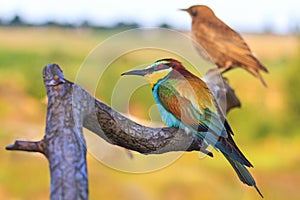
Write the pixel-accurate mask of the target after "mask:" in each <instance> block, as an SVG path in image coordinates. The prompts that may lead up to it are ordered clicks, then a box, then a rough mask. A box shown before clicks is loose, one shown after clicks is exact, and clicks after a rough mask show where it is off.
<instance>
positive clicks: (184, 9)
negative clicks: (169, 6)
mask: <svg viewBox="0 0 300 200" xmlns="http://www.w3.org/2000/svg"><path fill="white" fill-rule="evenodd" d="M178 10H180V11H185V12H187V11H188V9H187V8H181V9H178Z"/></svg>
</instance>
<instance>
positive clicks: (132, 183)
mask: <svg viewBox="0 0 300 200" xmlns="http://www.w3.org/2000/svg"><path fill="white" fill-rule="evenodd" d="M119 31H120V30H94V29H93V30H92V29H87V28H86V29H84V28H81V29H68V28H49V27H40V28H34V27H0V138H1V140H0V146H1V149H0V199H48V198H49V183H50V180H49V179H50V177H49V170H48V164H47V160H46V159H45V158H44V156H42V155H40V154H36V153H25V152H9V151H5V146H7V145H8V144H11V143H12V142H13V141H14V140H16V139H22V140H39V139H41V138H42V137H43V135H44V130H45V117H46V93H45V89H44V86H43V80H42V75H41V73H42V69H43V67H44V66H45V65H47V64H49V63H58V64H59V65H60V66H61V68H62V69H63V71H64V74H65V76H66V78H67V79H68V80H71V81H74V80H75V78H76V74H77V72H78V70H79V69H80V66H81V64H82V62H83V61H84V59H85V57H86V56H87V55H88V54H89V52H90V51H91V50H92V49H93V48H94V47H95V46H96V45H98V44H99V43H100V42H101V41H103V40H105V39H107V38H108V37H109V36H111V35H113V34H114V33H117V32H119ZM243 36H244V38H245V39H246V41H247V42H248V44H249V46H250V47H251V49H252V50H253V51H254V52H255V53H256V55H257V57H258V58H260V60H261V61H262V63H264V64H265V66H266V67H267V68H268V69H269V71H270V74H263V76H264V78H265V79H266V82H267V83H268V88H264V87H263V86H262V85H261V83H260V82H259V81H258V80H257V79H255V78H253V77H252V76H251V75H249V74H247V73H246V72H245V71H243V70H239V69H237V70H233V71H231V72H228V73H227V74H226V76H227V77H228V78H229V80H230V83H231V85H232V87H233V88H235V91H236V93H237V95H238V96H239V97H240V100H241V101H242V108H241V109H235V110H233V111H231V112H230V113H229V115H228V119H229V122H230V123H231V125H232V127H233V130H234V132H235V136H234V139H235V140H236V142H237V143H238V145H239V146H240V147H241V149H242V150H243V152H244V153H245V155H246V156H247V157H248V158H249V160H250V161H251V162H252V163H253V164H254V166H255V167H254V168H253V169H250V170H251V172H252V173H253V175H254V177H255V178H256V180H257V183H258V186H259V187H260V189H261V191H262V193H263V194H264V196H265V198H266V199H284V198H286V199H299V198H300V195H299V188H300V170H299V167H298V166H299V165H300V155H299V152H300V136H299V131H300V126H299V119H300V92H299V91H300V76H299V65H300V55H299V54H300V49H299V47H300V46H299V45H300V41H299V37H298V36H297V35H273V34H252V35H249V34H246V35H243ZM150 57H151V56H149V57H148V58H147V55H142V56H138V57H134V56H132V57H130V56H129V57H128V56H127V57H125V58H119V59H118V60H117V61H116V62H115V63H112V65H120V63H123V64H124V66H126V70H127V69H130V67H131V66H133V67H136V66H137V65H138V63H139V62H140V61H141V60H147V61H148V60H150ZM151 59H152V57H151ZM158 59H159V58H158ZM152 61H155V60H152ZM112 69H118V70H116V71H110V72H107V73H108V74H107V75H105V76H104V77H103V80H102V83H103V84H105V85H104V87H101V88H98V90H97V93H96V97H97V98H99V99H100V100H103V101H104V102H105V103H108V104H109V102H110V94H111V90H112V89H113V88H112V85H113V84H110V83H111V82H110V80H111V81H112V82H113V81H114V80H117V79H118V78H119V77H120V73H121V72H123V71H126V70H125V68H124V69H123V68H117V67H115V68H112ZM105 77H106V78H105ZM100 83H101V81H100ZM103 84H102V86H103ZM139 94H140V95H139ZM141 94H142V95H141ZM145 96H147V99H149V100H146V101H143V99H145ZM133 99H134V101H131V103H130V113H131V114H132V115H134V116H136V117H139V118H143V119H149V116H148V112H147V109H146V108H147V106H148V107H149V106H150V105H151V104H152V103H153V100H152V96H151V91H150V88H149V87H147V86H145V87H143V88H141V91H140V93H137V94H135V96H134V97H133ZM119 101H120V102H119V104H120V105H122V99H120V100H119ZM121 107H122V106H121ZM120 111H122V112H124V111H126V110H125V109H124V110H120ZM99 148H100V147H99ZM134 154H136V153H134ZM214 155H215V157H214V158H213V159H212V158H204V159H198V153H197V152H192V153H185V154H184V155H183V156H182V157H180V158H179V159H178V160H177V161H176V162H174V163H173V164H171V165H170V166H167V167H165V168H163V169H161V170H158V171H155V172H151V173H142V174H132V173H123V172H119V171H117V170H114V169H111V168H109V167H107V166H105V165H103V164H101V163H100V162H99V161H97V160H96V159H95V158H94V157H93V156H91V155H88V172H89V194H90V199H128V200H132V199H167V200H177V199H178V200H181V199H245V200H246V199H259V196H258V194H256V192H255V190H254V189H253V188H249V187H247V186H245V185H243V184H242V183H240V181H239V180H238V178H237V176H236V175H235V174H234V172H233V170H232V169H231V167H230V166H229V165H228V163H227V161H225V159H223V157H222V155H221V154H219V153H218V152H214ZM116 159H117V158H116ZM133 159H134V158H133Z"/></svg>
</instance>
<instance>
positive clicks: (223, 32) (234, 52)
mask: <svg viewBox="0 0 300 200" xmlns="http://www.w3.org/2000/svg"><path fill="white" fill-rule="evenodd" d="M193 35H194V37H195V40H196V41H197V42H198V43H199V44H201V45H202V46H203V48H204V49H205V50H206V51H207V52H208V54H209V55H210V57H211V58H212V60H213V61H214V62H215V63H216V64H217V65H218V67H219V68H229V67H238V66H239V67H242V68H244V69H245V70H247V71H248V72H249V73H251V74H252V75H254V76H255V77H257V78H259V79H260V80H261V81H262V82H263V84H264V85H265V82H264V80H263V79H262V77H261V75H260V74H259V70H262V71H264V72H268V70H267V69H266V68H265V67H264V66H263V65H262V64H261V63H260V62H259V61H258V60H257V59H256V58H255V57H254V56H253V54H252V52H251V50H250V48H249V47H248V45H247V44H246V43H245V41H244V40H243V38H242V37H241V36H240V35H239V34H238V33H237V32H235V31H234V30H233V29H231V28H230V27H229V26H227V25H226V24H225V23H223V22H222V21H221V20H219V19H217V18H215V19H214V20H213V19H210V20H204V21H201V22H198V23H197V22H195V23H194V25H193Z"/></svg>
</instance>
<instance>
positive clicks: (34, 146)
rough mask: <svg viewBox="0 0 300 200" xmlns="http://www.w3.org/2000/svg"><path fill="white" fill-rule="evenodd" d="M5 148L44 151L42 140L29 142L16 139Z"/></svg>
mask: <svg viewBox="0 0 300 200" xmlns="http://www.w3.org/2000/svg"><path fill="white" fill-rule="evenodd" d="M6 150H10V151H29V152H39V153H44V148H43V141H37V142H29V141H20V140H17V141H15V143H14V144H11V145H8V146H7V147H6Z"/></svg>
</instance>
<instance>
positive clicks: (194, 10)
mask: <svg viewBox="0 0 300 200" xmlns="http://www.w3.org/2000/svg"><path fill="white" fill-rule="evenodd" d="M197 14H198V13H197V10H196V9H192V10H191V15H192V16H193V17H196V16H197Z"/></svg>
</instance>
